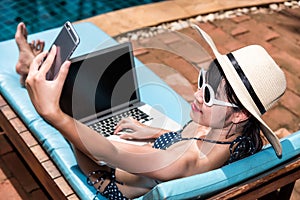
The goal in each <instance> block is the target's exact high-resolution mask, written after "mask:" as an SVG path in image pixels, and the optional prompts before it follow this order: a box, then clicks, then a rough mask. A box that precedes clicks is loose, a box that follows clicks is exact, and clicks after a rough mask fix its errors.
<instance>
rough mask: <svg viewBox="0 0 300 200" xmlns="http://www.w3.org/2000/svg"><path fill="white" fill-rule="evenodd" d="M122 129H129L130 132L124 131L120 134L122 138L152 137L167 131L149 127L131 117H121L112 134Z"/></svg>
mask: <svg viewBox="0 0 300 200" xmlns="http://www.w3.org/2000/svg"><path fill="white" fill-rule="evenodd" d="M123 129H130V131H131V132H126V131H125V132H124V133H122V134H121V135H120V138H122V139H153V138H157V137H159V136H160V135H161V134H162V133H165V132H168V131H166V130H163V129H159V128H154V127H150V126H147V125H144V124H142V123H141V122H139V121H137V120H135V119H133V118H132V117H128V118H123V119H122V120H121V121H120V122H119V123H118V124H117V126H116V128H115V132H114V134H118V133H119V132H120V131H122V130H123Z"/></svg>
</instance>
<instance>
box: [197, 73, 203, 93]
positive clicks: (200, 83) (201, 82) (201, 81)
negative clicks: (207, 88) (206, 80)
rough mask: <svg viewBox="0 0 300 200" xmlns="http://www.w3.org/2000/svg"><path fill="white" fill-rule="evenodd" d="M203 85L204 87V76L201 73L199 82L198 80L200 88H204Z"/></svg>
mask: <svg viewBox="0 0 300 200" xmlns="http://www.w3.org/2000/svg"><path fill="white" fill-rule="evenodd" d="M202 85H203V74H202V73H201V74H200V75H199V80H198V88H199V89H200V88H202Z"/></svg>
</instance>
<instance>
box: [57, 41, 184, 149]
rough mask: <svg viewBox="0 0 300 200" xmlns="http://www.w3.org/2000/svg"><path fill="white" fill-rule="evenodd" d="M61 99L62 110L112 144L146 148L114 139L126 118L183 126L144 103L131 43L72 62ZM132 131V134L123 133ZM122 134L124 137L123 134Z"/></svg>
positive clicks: (167, 126) (165, 126) (169, 127)
mask: <svg viewBox="0 0 300 200" xmlns="http://www.w3.org/2000/svg"><path fill="white" fill-rule="evenodd" d="M71 62H72V63H71V66H70V69H69V73H68V75H67V78H66V81H65V83H64V86H63V90H62V95H61V98H60V106H61V109H62V110H63V111H64V112H65V113H66V114H68V115H70V116H72V117H73V118H75V119H77V120H79V121H80V122H82V123H84V124H86V125H87V126H88V127H90V128H92V129H94V130H95V131H97V132H99V133H100V134H103V135H104V136H105V137H108V139H111V140H117V141H122V142H129V143H133V144H137V145H142V144H144V142H138V140H135V141H133V140H124V139H121V138H120V137H119V135H113V131H114V127H115V126H116V123H117V122H118V121H120V120H121V119H122V118H123V117H133V118H135V119H137V120H139V121H140V122H142V123H144V124H146V125H150V126H154V127H158V128H163V129H166V130H171V131H177V130H179V129H180V128H181V126H180V125H179V124H178V123H177V122H175V121H173V120H172V119H170V118H169V117H167V116H166V115H164V114H163V113H161V112H159V111H158V110H156V109H155V108H153V107H151V106H150V105H148V104H146V103H144V102H142V101H141V99H140V94H139V89H138V84H137V72H136V67H135V63H134V59H133V53H132V46H131V43H129V42H128V43H123V44H118V45H115V46H112V47H108V48H106V49H102V50H98V51H95V52H92V53H89V54H86V55H82V56H79V57H76V58H73V59H71ZM123 131H130V130H123ZM123 131H121V132H120V134H122V132H123Z"/></svg>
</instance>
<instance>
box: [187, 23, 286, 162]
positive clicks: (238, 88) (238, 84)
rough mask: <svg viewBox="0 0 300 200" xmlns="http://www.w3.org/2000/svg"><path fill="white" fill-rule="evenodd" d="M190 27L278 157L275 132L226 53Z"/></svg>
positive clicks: (197, 28) (278, 147) (279, 151)
mask: <svg viewBox="0 0 300 200" xmlns="http://www.w3.org/2000/svg"><path fill="white" fill-rule="evenodd" d="M192 27H193V28H194V29H196V30H197V31H198V32H199V33H200V35H201V36H202V37H203V38H204V40H205V41H206V42H207V43H208V45H209V46H210V48H211V49H212V51H213V53H214V54H215V56H216V59H217V60H218V62H219V64H220V66H221V68H222V70H223V72H224V74H225V76H226V79H227V81H228V82H229V84H230V85H231V87H232V89H233V91H234V92H235V94H236V96H237V98H238V99H239V101H240V102H241V103H242V105H243V106H244V107H245V109H247V111H248V112H249V113H250V114H252V115H253V117H255V118H256V119H257V120H258V121H259V122H260V127H261V131H262V132H263V134H264V135H265V137H266V138H267V140H268V141H269V142H270V144H271V145H272V146H273V148H274V150H275V152H276V154H277V156H278V157H280V156H281V155H282V147H281V143H280V141H279V139H278V138H277V136H276V135H275V133H274V132H273V131H272V130H271V128H270V127H269V126H268V125H267V124H266V123H265V122H264V121H263V119H262V118H261V117H260V114H258V113H260V111H259V110H258V108H257V107H256V106H255V102H254V101H253V100H252V97H251V96H250V94H249V92H248V91H247V89H246V87H244V84H243V82H242V80H241V79H240V77H239V75H238V73H237V72H236V70H235V68H234V67H233V65H232V63H231V62H230V60H229V58H228V57H227V56H226V55H222V54H220V53H219V52H218V50H217V48H216V46H215V44H214V42H213V40H212V39H211V37H210V36H209V35H208V34H207V33H205V32H204V31H203V30H201V29H200V28H199V27H198V26H196V25H192Z"/></svg>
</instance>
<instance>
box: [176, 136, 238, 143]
mask: <svg viewBox="0 0 300 200" xmlns="http://www.w3.org/2000/svg"><path fill="white" fill-rule="evenodd" d="M181 140H201V141H203V142H209V143H215V144H232V143H233V142H225V141H218V140H209V139H205V138H196V137H190V138H181Z"/></svg>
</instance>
